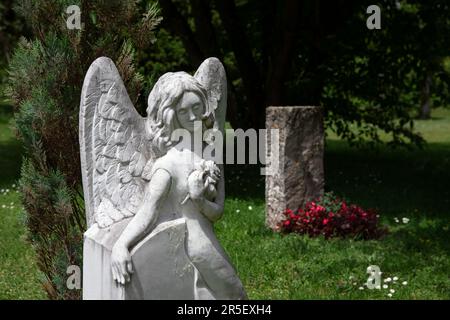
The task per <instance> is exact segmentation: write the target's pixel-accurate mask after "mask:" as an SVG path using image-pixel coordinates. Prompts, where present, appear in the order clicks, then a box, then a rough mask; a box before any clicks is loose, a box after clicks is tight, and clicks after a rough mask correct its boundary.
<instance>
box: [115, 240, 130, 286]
mask: <svg viewBox="0 0 450 320" xmlns="http://www.w3.org/2000/svg"><path fill="white" fill-rule="evenodd" d="M111 267H112V274H113V280H114V281H117V283H118V284H120V285H125V283H127V282H129V281H130V276H131V274H132V273H133V265H132V263H131V255H130V252H129V251H128V249H127V248H126V247H125V246H123V245H121V244H119V243H116V245H114V247H113V249H112V253H111Z"/></svg>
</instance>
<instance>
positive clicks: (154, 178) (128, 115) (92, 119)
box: [80, 57, 246, 299]
mask: <svg viewBox="0 0 450 320" xmlns="http://www.w3.org/2000/svg"><path fill="white" fill-rule="evenodd" d="M226 90H227V88H226V76H225V71H224V68H223V66H222V64H221V63H220V61H219V60H218V59H216V58H209V59H207V60H205V61H204V62H203V63H202V65H201V66H200V67H199V69H198V70H197V72H196V74H195V76H191V75H189V74H187V73H185V72H175V73H166V74H164V75H163V76H162V77H161V78H159V80H158V81H157V83H156V84H155V86H154V88H153V90H152V91H151V93H150V95H149V98H148V107H147V117H146V118H143V117H141V116H140V115H139V114H138V113H137V111H136V110H135V108H134V106H133V104H132V102H131V100H130V98H129V96H128V94H127V91H126V88H125V86H124V84H123V82H122V80H121V78H120V75H119V72H118V70H117V69H116V67H115V65H114V63H113V62H112V61H111V60H110V59H109V58H105V57H101V58H98V59H97V60H95V61H94V62H93V63H92V65H91V67H90V68H89V70H88V72H87V74H86V77H85V81H84V84H83V90H82V94H81V103H80V148H81V164H82V176H83V188H84V195H85V203H86V216H87V223H88V230H87V231H86V233H85V240H84V253H83V257H84V262H83V298H84V299H245V298H246V293H245V291H244V288H243V286H242V283H241V281H240V279H239V278H238V276H237V274H236V272H235V269H234V267H233V266H232V264H231V263H230V260H229V258H228V257H227V254H226V253H225V251H224V250H223V248H222V247H221V246H220V244H219V242H218V240H217V238H216V236H215V234H214V230H213V223H214V222H215V221H217V220H218V219H219V218H220V217H221V216H222V213H223V207H224V199H225V190H224V172H223V166H222V165H220V166H219V165H216V164H215V163H214V162H213V161H212V160H208V159H203V158H202V157H201V155H199V154H196V153H195V152H194V150H193V144H190V145H189V144H186V143H184V144H183V143H181V142H180V141H172V139H171V135H172V132H173V131H174V130H175V129H180V128H181V129H185V130H187V132H189V134H194V133H195V132H194V131H195V130H197V129H196V128H197V126H194V123H195V122H196V121H200V122H201V123H202V126H203V127H202V126H200V128H201V129H203V130H204V129H206V128H210V127H214V128H216V129H218V130H221V131H222V132H223V126H224V120H225V119H224V118H225V112H226V103H227V101H226V96H227V92H226ZM193 140H194V139H192V141H193Z"/></svg>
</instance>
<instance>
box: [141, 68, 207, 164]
mask: <svg viewBox="0 0 450 320" xmlns="http://www.w3.org/2000/svg"><path fill="white" fill-rule="evenodd" d="M185 92H193V93H195V94H197V95H198V96H199V98H200V100H201V101H202V103H203V105H204V113H203V115H202V117H201V119H202V123H203V129H207V128H211V127H212V125H213V123H214V114H213V112H211V110H210V106H209V103H208V99H207V92H206V90H205V88H204V87H203V86H202V84H201V83H200V82H198V81H197V79H195V78H194V77H193V76H191V75H190V74H188V73H186V72H183V71H180V72H168V73H165V74H164V75H162V76H161V77H160V78H159V79H158V81H157V82H156V84H155V86H154V87H153V90H152V91H151V92H150V95H149V96H148V107H147V132H148V133H149V137H150V141H151V145H152V147H153V149H154V150H153V151H154V152H155V154H156V155H157V156H162V155H164V154H166V153H167V151H168V150H169V149H170V148H171V147H172V146H173V145H174V144H175V142H174V141H171V135H172V132H173V131H174V130H175V129H178V128H181V126H180V124H179V122H178V119H177V117H176V114H175V112H176V107H177V105H178V103H179V101H180V99H181V98H182V97H183V94H184V93H185Z"/></svg>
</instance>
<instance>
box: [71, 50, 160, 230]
mask: <svg viewBox="0 0 450 320" xmlns="http://www.w3.org/2000/svg"><path fill="white" fill-rule="evenodd" d="M80 150H81V169H82V177H83V189H84V197H85V206H86V219H87V224H88V227H90V226H91V225H92V224H93V223H95V222H96V223H98V225H99V227H100V228H105V227H108V226H110V225H111V224H113V223H114V222H117V221H120V220H122V219H124V218H125V217H130V216H133V215H135V214H136V213H137V211H138V209H139V207H140V205H141V203H142V200H143V194H144V185H145V183H146V177H147V176H148V174H149V172H150V169H151V164H152V162H153V160H154V159H153V157H152V155H151V150H150V147H149V141H148V134H147V133H146V126H145V118H143V117H141V116H140V115H139V114H138V112H137V111H136V109H135V108H134V106H133V104H132V102H131V100H130V98H129V96H128V93H127V91H126V88H125V86H124V84H123V81H122V79H121V77H120V75H119V72H118V70H117V68H116V66H115V65H114V63H113V61H112V60H111V59H109V58H106V57H101V58H98V59H97V60H95V61H94V62H93V63H92V64H91V66H90V68H89V70H88V72H87V74H86V77H85V79H84V83H83V89H82V92H81V102H80Z"/></svg>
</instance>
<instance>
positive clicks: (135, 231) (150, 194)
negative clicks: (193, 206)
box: [117, 169, 171, 248]
mask: <svg viewBox="0 0 450 320" xmlns="http://www.w3.org/2000/svg"><path fill="white" fill-rule="evenodd" d="M170 180H171V177H170V174H169V173H168V172H167V171H166V170H163V169H157V170H156V171H155V173H154V174H153V176H152V179H151V180H150V182H149V183H148V184H147V186H146V190H145V196H144V197H145V198H144V201H143V204H142V206H141V208H140V209H139V211H138V212H137V213H136V216H135V217H134V218H133V219H132V220H131V221H130V223H129V224H128V226H127V227H126V228H125V230H124V231H123V232H122V235H121V236H120V238H119V239H118V240H117V243H118V244H119V245H123V246H125V247H126V248H130V246H132V245H133V244H134V243H135V241H137V240H139V239H140V238H141V236H142V235H143V233H144V232H145V231H146V230H147V229H148V228H149V227H151V226H152V225H153V224H154V222H155V221H156V220H157V219H158V208H159V206H160V204H161V202H162V200H163V199H164V197H165V195H166V194H167V192H168V190H169V187H170Z"/></svg>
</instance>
